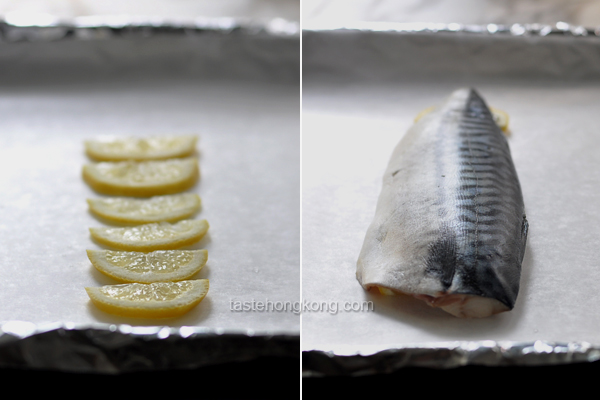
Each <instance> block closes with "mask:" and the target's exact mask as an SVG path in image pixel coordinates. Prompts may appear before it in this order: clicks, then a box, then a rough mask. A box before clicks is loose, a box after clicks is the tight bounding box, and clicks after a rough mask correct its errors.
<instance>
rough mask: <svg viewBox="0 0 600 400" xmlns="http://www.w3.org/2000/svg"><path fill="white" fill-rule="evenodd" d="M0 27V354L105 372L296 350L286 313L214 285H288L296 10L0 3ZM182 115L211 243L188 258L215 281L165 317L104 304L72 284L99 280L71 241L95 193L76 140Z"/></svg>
mask: <svg viewBox="0 0 600 400" xmlns="http://www.w3.org/2000/svg"><path fill="white" fill-rule="evenodd" d="M0 32H1V34H0V36H1V40H0V47H2V55H0V58H1V59H2V72H1V75H0V86H2V87H3V90H2V92H3V94H2V96H1V97H2V100H1V101H0V102H2V105H1V107H2V109H3V113H4V115H5V118H4V119H3V124H4V125H3V131H2V133H1V134H0V142H2V147H1V149H2V152H3V156H2V162H5V163H7V165H8V164H10V167H8V166H7V165H5V166H4V167H3V169H4V170H5V173H3V174H2V175H0V186H2V188H3V190H2V192H3V193H2V197H1V198H0V211H1V212H2V215H3V220H2V223H0V236H1V237H2V242H3V243H2V248H0V271H1V274H2V276H3V282H4V283H3V285H2V289H1V292H0V295H1V296H2V300H1V301H0V312H1V315H0V320H1V321H2V322H0V367H2V368H17V369H45V370H59V371H74V372H87V373H100V374H102V373H108V374H116V373H123V372H133V371H158V370H164V369H178V368H197V367H203V366H207V365H213V364H224V363H232V362H238V361H247V360H253V359H260V358H261V357H271V356H274V357H281V358H286V359H289V358H293V359H299V356H300V345H299V342H300V329H299V319H300V318H299V316H298V315H294V314H292V313H277V312H273V313H260V312H255V313H252V312H248V313H241V312H238V313H236V312H233V311H229V303H228V301H229V300H239V301H245V300H248V299H246V298H245V297H244V296H249V294H248V293H252V295H253V296H262V295H263V294H264V296H265V298H262V297H261V298H257V299H256V300H273V301H275V300H281V301H299V250H298V246H297V243H298V240H299V204H298V201H299V200H298V197H299V192H298V190H299V189H298V187H299V182H298V179H299V159H298V158H299V141H298V135H299V125H300V124H299V116H298V113H297V110H298V108H299V68H298V66H299V59H300V37H299V30H298V27H297V25H296V24H294V23H288V22H286V21H281V20H277V21H271V22H269V23H266V24H256V23H252V22H251V21H239V20H232V19H195V20H193V21H183V22H182V21H164V20H135V19H122V18H118V19H111V20H106V19H96V18H79V19H75V20H73V21H54V20H51V21H45V22H43V23H35V21H21V22H20V23H18V24H16V23H13V22H10V21H7V22H6V21H5V22H3V23H1V24H0ZM148 110H153V111H152V112H151V113H149V112H148ZM182 130H184V131H185V132H186V133H189V132H190V131H191V132H193V133H197V134H198V135H199V144H198V151H199V156H200V170H201V171H202V178H201V182H200V184H199V187H198V188H195V189H194V190H198V191H199V192H198V193H199V194H200V195H201V197H202V199H203V209H202V211H201V214H200V215H199V217H204V218H207V219H208V220H209V221H211V229H213V227H214V230H213V233H212V236H211V235H210V234H209V235H207V237H206V238H205V239H203V242H201V244H200V245H201V246H208V247H209V248H213V249H214V252H212V251H211V250H209V263H208V264H207V267H205V269H204V270H203V273H205V272H206V273H208V274H209V275H210V276H211V291H212V294H210V293H209V295H208V296H207V298H206V299H205V300H204V301H203V302H202V303H201V305H200V306H199V307H197V308H196V309H194V310H192V312H190V313H188V314H186V316H184V317H182V319H181V320H177V321H175V322H173V321H166V322H165V321H159V322H156V321H142V322H140V323H139V324H137V323H136V322H131V320H129V321H127V320H124V319H120V318H116V317H115V318H111V317H110V316H107V315H103V314H101V313H99V312H98V311H97V310H94V309H93V307H88V306H87V305H86V304H87V300H88V299H86V298H85V292H84V290H83V284H84V283H85V285H88V284H91V285H97V286H99V285H100V284H109V282H106V281H103V279H104V278H103V277H101V276H97V275H94V272H93V271H92V270H91V269H90V265H89V262H88V261H87V260H86V258H85V248H86V246H90V247H93V246H94V243H93V242H91V241H90V240H89V238H88V237H87V228H88V227H90V226H93V224H100V222H99V221H97V220H94V219H93V218H92V217H91V216H90V215H89V214H88V213H87V211H86V205H85V198H86V196H90V197H91V196H95V195H97V194H95V193H93V192H92V191H91V190H90V189H89V188H88V187H87V186H86V185H85V184H84V183H83V181H82V180H81V177H80V173H81V172H80V171H81V167H82V166H83V163H85V162H89V160H87V159H86V158H85V156H84V152H83V140H84V139H87V138H91V137H95V136H97V135H98V136H102V135H106V134H111V135H134V136H144V135H160V134H164V132H170V133H172V132H181V131H182ZM209 160H212V161H209ZM294 160H295V162H294ZM273 165H279V166H280V167H279V168H273ZM5 168H6V169H5ZM232 171H233V172H234V173H232ZM211 182H212V183H211ZM274 183H278V184H279V186H278V184H275V185H274ZM281 188H284V189H283V190H281ZM240 190H241V192H240ZM227 192H229V193H228V194H225V193H227ZM211 193H212V194H211ZM217 193H222V194H221V195H218V194H217ZM271 203H274V204H271ZM265 205H270V206H269V207H266V206H265ZM28 207H31V208H29V211H27V209H28ZM32 210H33V212H32ZM236 215H237V216H236ZM217 221H219V222H217ZM19 224H23V225H19ZM16 226H21V228H22V227H23V226H26V227H27V228H22V229H17V230H14V231H12V232H13V233H10V232H11V231H10V230H11V229H15V227H16ZM219 232H220V233H219ZM258 232H259V233H258ZM247 235H250V239H244V237H247ZM209 236H211V237H209ZM16 237H22V239H16ZM218 237H221V239H218ZM259 237H260V239H259V240H258V242H260V241H261V240H262V245H261V244H260V243H258V244H257V241H256V239H257V238H259ZM216 246H218V247H221V249H222V250H219V251H218V250H217V249H216ZM218 253H221V256H218V255H217V254H218ZM211 255H212V258H211ZM227 259H229V261H225V260H227ZM211 260H212V261H211ZM219 260H220V261H219ZM211 263H212V264H211ZM205 270H206V271H205ZM219 270H220V271H221V272H220V273H219ZM69 274H71V275H69ZM224 275H230V278H228V279H226V280H227V281H228V283H227V284H225V280H222V282H223V284H222V285H221V289H218V285H219V284H217V283H215V284H216V285H217V286H213V282H217V281H218V280H219V278H218V276H221V279H223V276H224ZM64 276H70V279H63V278H62V277H64ZM212 278H214V280H213V279H212ZM86 281H87V283H86ZM248 286H251V287H250V288H248ZM36 288H37V289H36ZM245 289H248V290H249V291H248V292H246V291H245ZM59 293H60V294H59ZM226 293H228V294H226ZM38 296H39V297H44V299H45V300H44V301H40V298H39V297H38ZM219 296H221V298H220V299H219ZM227 296H230V298H229V299H227V298H226V297H227ZM269 296H271V297H269ZM277 296H279V297H277ZM68 299H71V300H68ZM203 309H204V311H203ZM211 318H214V320H211ZM236 320H237V322H236ZM82 321H85V322H82ZM163 324H164V325H163Z"/></svg>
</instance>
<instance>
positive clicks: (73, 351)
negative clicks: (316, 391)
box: [0, 321, 300, 374]
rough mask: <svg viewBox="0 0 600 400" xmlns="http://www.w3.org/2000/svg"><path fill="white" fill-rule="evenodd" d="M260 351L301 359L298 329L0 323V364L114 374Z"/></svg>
mask: <svg viewBox="0 0 600 400" xmlns="http://www.w3.org/2000/svg"><path fill="white" fill-rule="evenodd" d="M263 357H274V358H282V359H290V358H291V359H294V358H297V359H298V360H300V335H299V333H298V334H294V333H275V332H271V333H270V332H253V331H250V330H240V331H231V330H224V329H207V328H201V327H190V326H183V327H168V326H130V325H124V324H118V325H117V324H95V325H78V324H74V323H47V324H35V323H31V322H26V321H8V322H4V323H0V368H9V369H27V370H56V371H61V372H77V373H94V374H97V373H102V374H118V373H127V372H145V371H162V370H173V369H195V368H202V367H206V366H211V365H219V364H227V363H236V362H244V361H252V360H257V359H261V358H263Z"/></svg>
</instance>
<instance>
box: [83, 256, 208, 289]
mask: <svg viewBox="0 0 600 400" xmlns="http://www.w3.org/2000/svg"><path fill="white" fill-rule="evenodd" d="M87 255H88V258H89V259H90V261H91V263H92V265H93V266H94V267H95V268H96V269H97V270H98V271H100V272H101V273H103V274H104V275H106V276H109V277H111V278H113V279H116V280H118V281H121V282H127V283H153V282H177V281H182V280H186V279H189V278H191V277H192V276H194V275H195V274H196V273H198V272H199V271H200V270H201V269H202V268H203V267H204V265H205V264H206V261H207V260H208V251H207V250H156V251H153V252H150V253H143V252H137V251H113V250H87Z"/></svg>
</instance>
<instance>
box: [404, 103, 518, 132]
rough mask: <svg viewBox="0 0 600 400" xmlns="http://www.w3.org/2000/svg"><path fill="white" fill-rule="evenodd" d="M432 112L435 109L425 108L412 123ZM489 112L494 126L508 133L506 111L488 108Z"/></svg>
mask: <svg viewBox="0 0 600 400" xmlns="http://www.w3.org/2000/svg"><path fill="white" fill-rule="evenodd" d="M433 110H435V107H433V106H432V107H427V108H426V109H424V110H421V111H420V112H419V113H418V114H417V116H416V117H415V119H414V122H417V121H419V120H420V119H421V118H423V117H424V116H425V115H427V114H429V113H430V112H432V111H433ZM490 112H491V113H492V116H493V117H494V121H495V122H496V125H498V127H499V128H500V129H502V131H503V132H507V131H508V120H509V117H508V113H507V112H506V111H502V110H500V109H498V108H494V107H490Z"/></svg>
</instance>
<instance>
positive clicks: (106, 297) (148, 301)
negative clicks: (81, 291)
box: [85, 279, 209, 318]
mask: <svg viewBox="0 0 600 400" xmlns="http://www.w3.org/2000/svg"><path fill="white" fill-rule="evenodd" d="M208 288H209V283H208V279H198V280H188V281H180V282H156V283H125V284H121V285H106V286H101V287H86V288H85V290H86V291H87V293H88V296H90V300H91V301H92V303H93V304H94V305H95V306H96V307H98V308H99V309H100V310H102V311H105V312H108V313H111V314H116V315H120V316H124V317H140V318H170V317H178V316H180V315H183V314H185V313H186V312H188V311H190V310H191V309H192V308H194V307H195V306H196V305H198V303H200V302H201V301H202V300H203V299H204V297H206V294H207V293H208Z"/></svg>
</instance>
